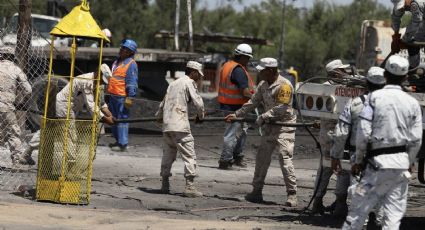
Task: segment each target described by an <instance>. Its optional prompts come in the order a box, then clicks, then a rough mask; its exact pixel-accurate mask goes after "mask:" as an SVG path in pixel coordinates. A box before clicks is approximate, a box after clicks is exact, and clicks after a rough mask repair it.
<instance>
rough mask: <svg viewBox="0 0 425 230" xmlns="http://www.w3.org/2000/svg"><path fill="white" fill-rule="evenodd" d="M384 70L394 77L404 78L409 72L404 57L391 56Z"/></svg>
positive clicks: (407, 62)
mask: <svg viewBox="0 0 425 230" xmlns="http://www.w3.org/2000/svg"><path fill="white" fill-rule="evenodd" d="M385 70H386V71H388V72H389V73H391V74H393V75H396V76H404V75H406V74H407V73H408V72H409V61H408V60H407V59H406V58H404V57H401V56H398V55H392V56H391V57H389V58H388V60H387V62H386V63H385Z"/></svg>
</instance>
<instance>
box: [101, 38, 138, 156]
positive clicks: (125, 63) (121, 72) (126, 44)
mask: <svg viewBox="0 0 425 230" xmlns="http://www.w3.org/2000/svg"><path fill="white" fill-rule="evenodd" d="M136 51H137V44H136V42H135V41H133V40H130V39H124V40H123V42H122V43H121V49H120V51H119V57H118V59H117V60H115V62H114V63H113V64H112V77H111V78H110V79H109V83H108V88H107V92H108V94H109V95H110V96H109V103H108V107H109V110H110V111H111V113H112V115H113V116H114V117H115V118H117V119H128V118H129V115H130V110H129V109H130V107H131V106H132V104H133V98H134V97H135V96H136V92H137V82H138V69H137V64H136V61H134V59H133V56H134V54H135V53H136ZM112 135H113V136H114V138H115V143H111V144H109V147H111V149H112V150H114V151H126V150H127V145H128V123H118V124H117V125H114V126H112Z"/></svg>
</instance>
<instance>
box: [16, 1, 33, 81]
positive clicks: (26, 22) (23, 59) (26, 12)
mask: <svg viewBox="0 0 425 230" xmlns="http://www.w3.org/2000/svg"><path fill="white" fill-rule="evenodd" d="M31 7H32V3H31V0H19V16H18V32H17V42H16V49H15V57H16V59H17V61H18V65H19V67H20V68H21V69H22V70H23V71H24V72H25V73H27V63H28V49H29V48H30V45H31V34H32V29H31Z"/></svg>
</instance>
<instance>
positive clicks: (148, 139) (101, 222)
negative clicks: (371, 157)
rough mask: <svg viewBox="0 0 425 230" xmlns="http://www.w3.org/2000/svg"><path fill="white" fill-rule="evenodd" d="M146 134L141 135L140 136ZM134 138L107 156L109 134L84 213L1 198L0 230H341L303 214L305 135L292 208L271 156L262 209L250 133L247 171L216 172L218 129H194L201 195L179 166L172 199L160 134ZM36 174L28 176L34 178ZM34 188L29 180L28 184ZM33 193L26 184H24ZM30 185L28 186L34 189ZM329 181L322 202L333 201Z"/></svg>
mask: <svg viewBox="0 0 425 230" xmlns="http://www.w3.org/2000/svg"><path fill="white" fill-rule="evenodd" d="M145 133H146V132H145ZM148 133H149V134H147V135H146V134H145V135H140V134H132V135H131V137H130V145H131V146H130V148H129V150H128V152H125V153H118V152H112V151H110V149H109V148H108V147H107V144H108V143H109V142H112V138H111V137H110V135H104V136H102V137H101V139H100V141H99V146H98V148H97V156H96V159H95V161H94V166H93V183H92V194H91V202H90V204H89V205H86V206H77V205H62V204H54V203H47V202H36V201H35V200H34V197H33V195H34V190H29V191H25V192H16V190H13V189H3V190H1V191H0V195H1V198H0V229H31V230H35V229H328V228H340V227H341V224H342V220H337V219H334V218H332V217H331V216H330V215H324V216H320V215H317V216H311V215H308V214H307V213H302V210H303V209H304V207H306V206H307V203H308V201H309V200H310V197H311V195H312V193H313V182H314V179H315V175H316V169H317V167H318V162H319V153H318V151H317V150H316V149H315V144H314V142H313V140H312V138H311V137H310V136H308V135H307V134H306V133H305V132H303V131H298V132H297V137H296V148H295V156H294V158H295V159H294V164H295V167H296V175H297V180H298V188H299V190H298V199H299V206H298V207H297V208H288V207H285V206H283V204H284V202H285V200H286V191H285V186H284V182H283V178H282V174H281V171H280V169H279V167H278V166H279V162H278V161H277V156H274V158H273V159H274V160H273V161H272V164H271V167H270V169H269V172H268V176H267V179H266V186H265V188H264V199H265V201H266V202H265V203H262V204H254V203H250V202H247V201H245V200H244V198H243V197H244V195H245V194H246V193H248V192H249V191H250V190H251V188H252V187H251V185H250V183H251V180H252V177H253V173H254V163H255V162H254V156H255V153H256V151H257V149H258V145H259V136H258V135H257V132H256V130H250V131H249V137H248V141H247V145H246V151H245V153H246V156H247V159H248V168H246V169H241V168H234V169H233V170H219V169H217V166H218V163H217V161H218V159H219V154H220V151H221V144H222V137H221V133H222V127H213V126H211V125H210V126H209V127H208V128H205V127H203V126H198V127H194V136H195V144H196V151H197V156H198V166H199V168H198V169H199V177H197V178H196V182H197V186H198V188H199V190H200V191H202V192H203V193H204V194H205V196H204V197H202V198H192V199H191V198H185V197H183V196H182V192H183V190H184V177H183V162H182V160H181V159H180V158H178V160H177V161H176V162H175V164H174V166H173V170H172V173H173V177H172V178H171V194H169V195H164V194H159V193H158V192H159V188H160V186H161V181H160V176H159V172H160V162H161V155H162V148H161V145H162V138H161V136H160V133H158V132H155V131H152V132H148ZM35 173H36V172H35V170H32V171H31V173H30V175H28V176H29V177H33V178H35ZM33 182H34V180H33ZM29 185H30V187H31V184H29ZM32 185H33V184H32ZM334 186H335V178H333V179H332V181H331V184H330V189H329V192H328V194H327V197H326V199H325V204H326V205H329V204H330V203H331V202H332V201H333V199H334V195H333V189H334ZM409 189H410V190H409V203H408V211H407V214H406V217H405V218H404V219H403V222H402V229H423V224H425V206H424V204H425V193H424V191H425V186H423V185H420V184H419V183H418V181H417V180H413V181H412V183H411V186H410V188H409Z"/></svg>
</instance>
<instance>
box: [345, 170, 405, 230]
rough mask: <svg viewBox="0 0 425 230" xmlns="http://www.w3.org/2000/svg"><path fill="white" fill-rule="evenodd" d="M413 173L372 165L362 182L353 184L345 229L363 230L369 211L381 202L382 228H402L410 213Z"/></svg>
mask: <svg viewBox="0 0 425 230" xmlns="http://www.w3.org/2000/svg"><path fill="white" fill-rule="evenodd" d="M408 178H410V173H409V172H408V171H407V170H406V169H380V170H378V171H374V170H373V169H370V168H369V167H368V168H367V169H366V171H365V175H364V177H363V178H362V179H361V181H360V182H359V183H358V184H355V185H353V188H352V189H353V197H352V200H351V206H350V210H349V213H348V216H347V219H346V221H345V223H344V226H343V227H342V229H362V228H363V224H364V222H365V220H366V218H367V216H368V214H369V212H370V211H371V210H372V209H373V208H374V207H375V205H376V204H377V203H378V202H379V201H381V202H382V203H381V205H382V210H383V216H384V217H383V219H382V222H381V223H382V229H399V226H400V220H401V219H402V217H403V215H404V213H405V212H406V206H407V192H408V183H409V179H408Z"/></svg>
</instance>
